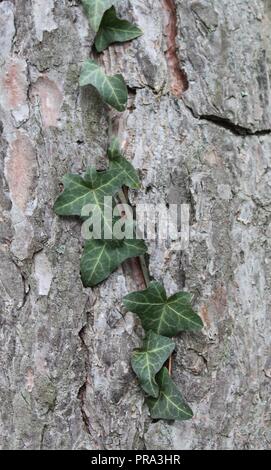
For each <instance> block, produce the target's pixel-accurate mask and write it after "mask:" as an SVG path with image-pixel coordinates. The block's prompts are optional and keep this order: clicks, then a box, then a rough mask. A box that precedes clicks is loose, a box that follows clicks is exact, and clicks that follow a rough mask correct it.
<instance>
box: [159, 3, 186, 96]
mask: <svg viewBox="0 0 271 470" xmlns="http://www.w3.org/2000/svg"><path fill="white" fill-rule="evenodd" d="M163 3H164V8H165V13H166V14H165V19H166V25H165V29H166V36H167V52H166V58H167V63H168V69H169V72H170V82H171V83H170V90H171V93H172V94H173V95H175V96H177V97H180V96H181V95H182V93H183V92H184V91H185V90H187V89H188V81H187V77H186V75H185V72H184V71H183V70H182V69H181V67H180V61H179V58H178V56H177V46H176V36H177V14H176V5H175V2H174V0H163Z"/></svg>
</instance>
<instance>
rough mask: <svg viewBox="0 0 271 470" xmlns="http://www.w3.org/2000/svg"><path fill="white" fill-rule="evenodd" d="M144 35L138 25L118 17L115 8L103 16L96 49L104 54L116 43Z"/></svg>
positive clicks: (96, 40) (96, 39)
mask: <svg viewBox="0 0 271 470" xmlns="http://www.w3.org/2000/svg"><path fill="white" fill-rule="evenodd" d="M142 34H143V33H142V31H141V29H139V28H138V27H137V26H136V25H134V24H132V23H130V22H129V21H127V20H121V19H120V18H118V17H117V14H116V9H115V7H114V6H113V7H112V8H110V9H109V10H107V11H106V12H105V14H104V16H103V19H102V22H101V24H100V28H99V31H98V34H97V36H96V38H95V47H96V49H97V51H98V52H102V51H103V50H104V49H106V48H107V47H108V46H109V45H110V44H112V43H114V42H125V41H130V40H131V39H135V38H137V37H138V36H141V35H142Z"/></svg>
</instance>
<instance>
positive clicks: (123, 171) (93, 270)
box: [54, 138, 147, 287]
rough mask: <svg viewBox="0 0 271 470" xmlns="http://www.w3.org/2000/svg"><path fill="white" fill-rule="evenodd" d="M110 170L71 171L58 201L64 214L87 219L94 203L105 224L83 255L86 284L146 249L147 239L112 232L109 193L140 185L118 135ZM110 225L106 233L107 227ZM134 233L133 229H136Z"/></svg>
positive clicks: (58, 209)
mask: <svg viewBox="0 0 271 470" xmlns="http://www.w3.org/2000/svg"><path fill="white" fill-rule="evenodd" d="M108 155H109V158H110V164H109V168H108V170H104V171H97V170H96V168H94V167H90V168H88V170H87V171H86V172H85V174H83V175H82V176H81V175H75V174H67V175H65V176H64V178H63V184H64V191H63V192H62V194H60V196H59V197H58V199H57V200H56V202H55V205H54V210H55V212H56V214H58V215H61V216H79V217H81V218H82V220H84V219H85V218H86V217H87V216H88V215H89V214H87V213H85V209H86V208H88V207H89V205H91V211H92V214H93V215H94V216H96V217H98V218H99V221H100V222H101V225H102V228H103V236H102V234H101V236H100V239H95V238H92V239H90V240H88V241H87V242H86V243H85V247H84V252H83V256H82V258H81V277H82V281H83V284H84V286H85V287H93V286H95V285H97V284H99V283H100V282H102V281H103V280H104V279H106V278H107V277H108V276H109V275H110V274H111V273H112V272H113V271H114V270H115V269H116V268H117V267H118V266H119V265H120V264H121V263H122V262H123V261H125V260H126V259H128V258H132V257H135V256H140V255H143V254H144V253H146V251H147V247H146V245H145V243H144V241H143V240H138V239H136V238H134V237H133V238H132V239H123V240H118V239H115V238H114V236H113V233H112V220H113V219H114V217H113V210H114V205H112V207H109V209H110V211H111V212H110V211H108V210H107V211H106V210H105V199H104V198H105V197H107V196H110V197H112V198H113V197H114V196H115V195H116V193H117V192H118V191H119V190H120V189H121V188H122V187H123V186H127V187H131V188H138V187H139V179H138V175H137V172H136V170H135V169H134V168H133V166H132V164H131V163H130V162H128V161H127V160H126V159H125V158H124V156H123V155H122V153H121V151H120V148H119V143H118V141H117V139H115V138H114V139H113V141H112V143H111V145H110V146H109V148H108ZM105 229H106V237H105V235H104V234H105V231H104V230H105ZM132 235H133V232H132Z"/></svg>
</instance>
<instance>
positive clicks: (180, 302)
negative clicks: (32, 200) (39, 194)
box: [54, 0, 203, 420]
mask: <svg viewBox="0 0 271 470" xmlns="http://www.w3.org/2000/svg"><path fill="white" fill-rule="evenodd" d="M115 3H116V2H114V1H111V0H82V4H83V7H84V9H85V12H86V15H87V16H88V19H89V22H90V25H91V28H92V29H93V31H94V32H95V33H96V37H95V48H96V50H97V51H98V52H102V51H103V50H104V49H106V48H107V47H108V46H109V45H110V44H112V43H114V42H124V41H128V40H132V39H135V38H137V37H139V36H140V35H141V34H142V31H141V30H140V29H139V28H138V27H137V26H136V25H134V24H132V23H130V22H129V21H127V20H124V19H120V18H118V16H117V14H116V9H115V7H114V4H115ZM87 85H91V86H93V87H95V88H96V89H97V90H98V92H99V94H100V95H101V98H102V99H103V100H104V102H106V103H107V104H108V105H110V106H112V107H114V108H115V109H116V110H118V111H124V110H125V108H126V105H127V99H128V90H127V86H126V83H125V81H124V78H123V76H122V75H120V74H117V75H113V76H108V75H106V74H105V73H104V71H103V70H102V68H101V67H100V66H99V65H98V64H97V63H96V62H95V61H93V60H90V59H89V60H86V61H85V63H84V64H83V67H82V70H81V75H80V86H87ZM107 154H108V168H107V169H106V170H104V171H97V170H96V168H95V167H89V168H88V169H87V171H86V172H85V174H84V175H82V176H81V175H76V174H67V175H65V176H64V178H63V183H64V191H63V192H62V193H61V194H60V196H59V197H58V199H57V200H56V202H55V205H54V210H55V212H56V214H58V215H60V216H78V217H79V218H80V219H81V221H82V223H83V224H86V223H89V222H88V218H87V217H88V216H89V214H88V213H87V211H86V208H87V207H89V205H91V208H92V209H91V211H92V215H93V217H96V218H98V220H99V221H100V224H99V225H100V226H101V227H102V228H103V233H102V232H101V233H99V234H96V235H99V236H96V237H93V238H91V239H90V240H87V241H86V242H85V246H84V250H83V255H82V257H81V263H80V266H81V278H82V282H83V285H84V286H85V287H93V286H96V285H97V284H99V283H100V282H102V281H104V280H105V279H106V278H107V277H108V276H109V275H110V274H111V273H112V272H113V271H114V270H115V269H116V268H117V267H118V266H119V265H120V264H121V263H122V262H123V261H125V260H126V259H128V258H131V257H137V256H142V255H144V254H145V253H146V252H147V246H146V244H145V242H144V241H143V240H140V239H137V237H135V236H134V235H135V234H134V229H133V228H132V231H131V236H130V237H129V236H127V235H125V237H124V238H123V239H121V240H119V239H118V238H117V237H115V236H114V233H112V228H111V227H112V224H111V223H110V222H112V219H114V218H116V215H115V212H114V206H113V207H112V208H110V213H108V210H107V211H106V210H105V209H106V207H105V198H106V197H107V196H111V197H113V198H115V200H116V195H117V194H118V193H119V192H120V191H121V189H122V188H123V187H124V186H126V187H128V188H132V189H138V188H139V187H140V181H139V178H138V174H137V171H136V170H135V169H134V167H133V166H132V165H131V163H130V162H129V161H127V160H126V159H125V157H124V155H123V154H122V152H121V150H120V146H119V143H118V140H117V139H116V138H114V139H113V140H112V142H111V144H110V146H109V148H108V152H107ZM107 209H108V208H107ZM120 217H121V216H120ZM109 219H110V220H109ZM105 233H107V236H105ZM148 284H149V285H148V286H147V288H146V289H145V290H142V291H138V292H132V293H130V294H128V295H126V296H125V297H124V299H123V304H124V306H125V307H126V309H127V310H129V311H131V312H133V313H135V314H137V315H138V316H139V318H140V320H141V323H142V326H143V328H144V330H145V331H146V335H145V338H144V339H143V344H142V347H141V348H139V349H136V350H134V352H133V354H132V361H131V364H132V368H133V371H134V372H135V374H136V375H137V377H138V380H139V383H140V385H141V387H142V389H143V391H144V392H145V394H146V396H147V404H148V406H149V410H150V415H151V417H152V418H154V419H173V420H175V419H177V420H186V419H190V418H191V417H192V416H193V413H192V410H191V409H190V407H189V406H188V405H187V403H186V402H185V401H184V399H183V397H182V395H181V394H180V392H179V390H178V389H177V387H176V385H175V384H174V382H173V381H172V379H171V376H170V373H169V371H168V369H167V368H166V367H165V363H166V361H167V360H168V359H169V358H170V356H171V354H172V353H173V351H174V349H175V343H174V341H173V340H172V337H174V336H176V335H177V334H178V333H179V332H181V331H192V330H199V329H201V328H202V326H203V324H202V321H201V319H200V317H199V316H198V315H197V314H196V313H195V312H194V310H193V308H192V305H191V296H190V294H188V293H186V292H178V293H176V294H174V295H173V296H171V297H167V294H166V291H165V289H164V287H163V285H162V284H161V283H159V282H156V281H152V282H150V283H148Z"/></svg>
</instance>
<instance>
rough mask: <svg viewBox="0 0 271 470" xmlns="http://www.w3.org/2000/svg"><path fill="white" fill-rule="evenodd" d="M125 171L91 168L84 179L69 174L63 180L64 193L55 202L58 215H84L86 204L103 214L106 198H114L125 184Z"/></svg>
mask: <svg viewBox="0 0 271 470" xmlns="http://www.w3.org/2000/svg"><path fill="white" fill-rule="evenodd" d="M125 179H126V173H125V171H124V170H123V171H121V172H120V171H117V170H110V171H100V172H99V171H97V170H96V169H95V168H93V167H90V168H89V169H88V171H87V172H86V173H85V174H84V176H83V177H81V176H79V175H73V174H67V175H65V176H64V178H63V183H64V188H65V189H64V191H63V193H62V194H61V195H60V196H59V197H58V199H57V200H56V202H55V205H54V210H55V212H56V214H58V215H63V216H68V215H78V216H81V215H82V209H83V207H84V206H85V205H86V204H93V205H95V206H97V210H99V211H100V212H103V208H104V197H105V196H114V194H116V192H117V191H118V190H119V188H120V187H121V186H122V185H123V184H125Z"/></svg>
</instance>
